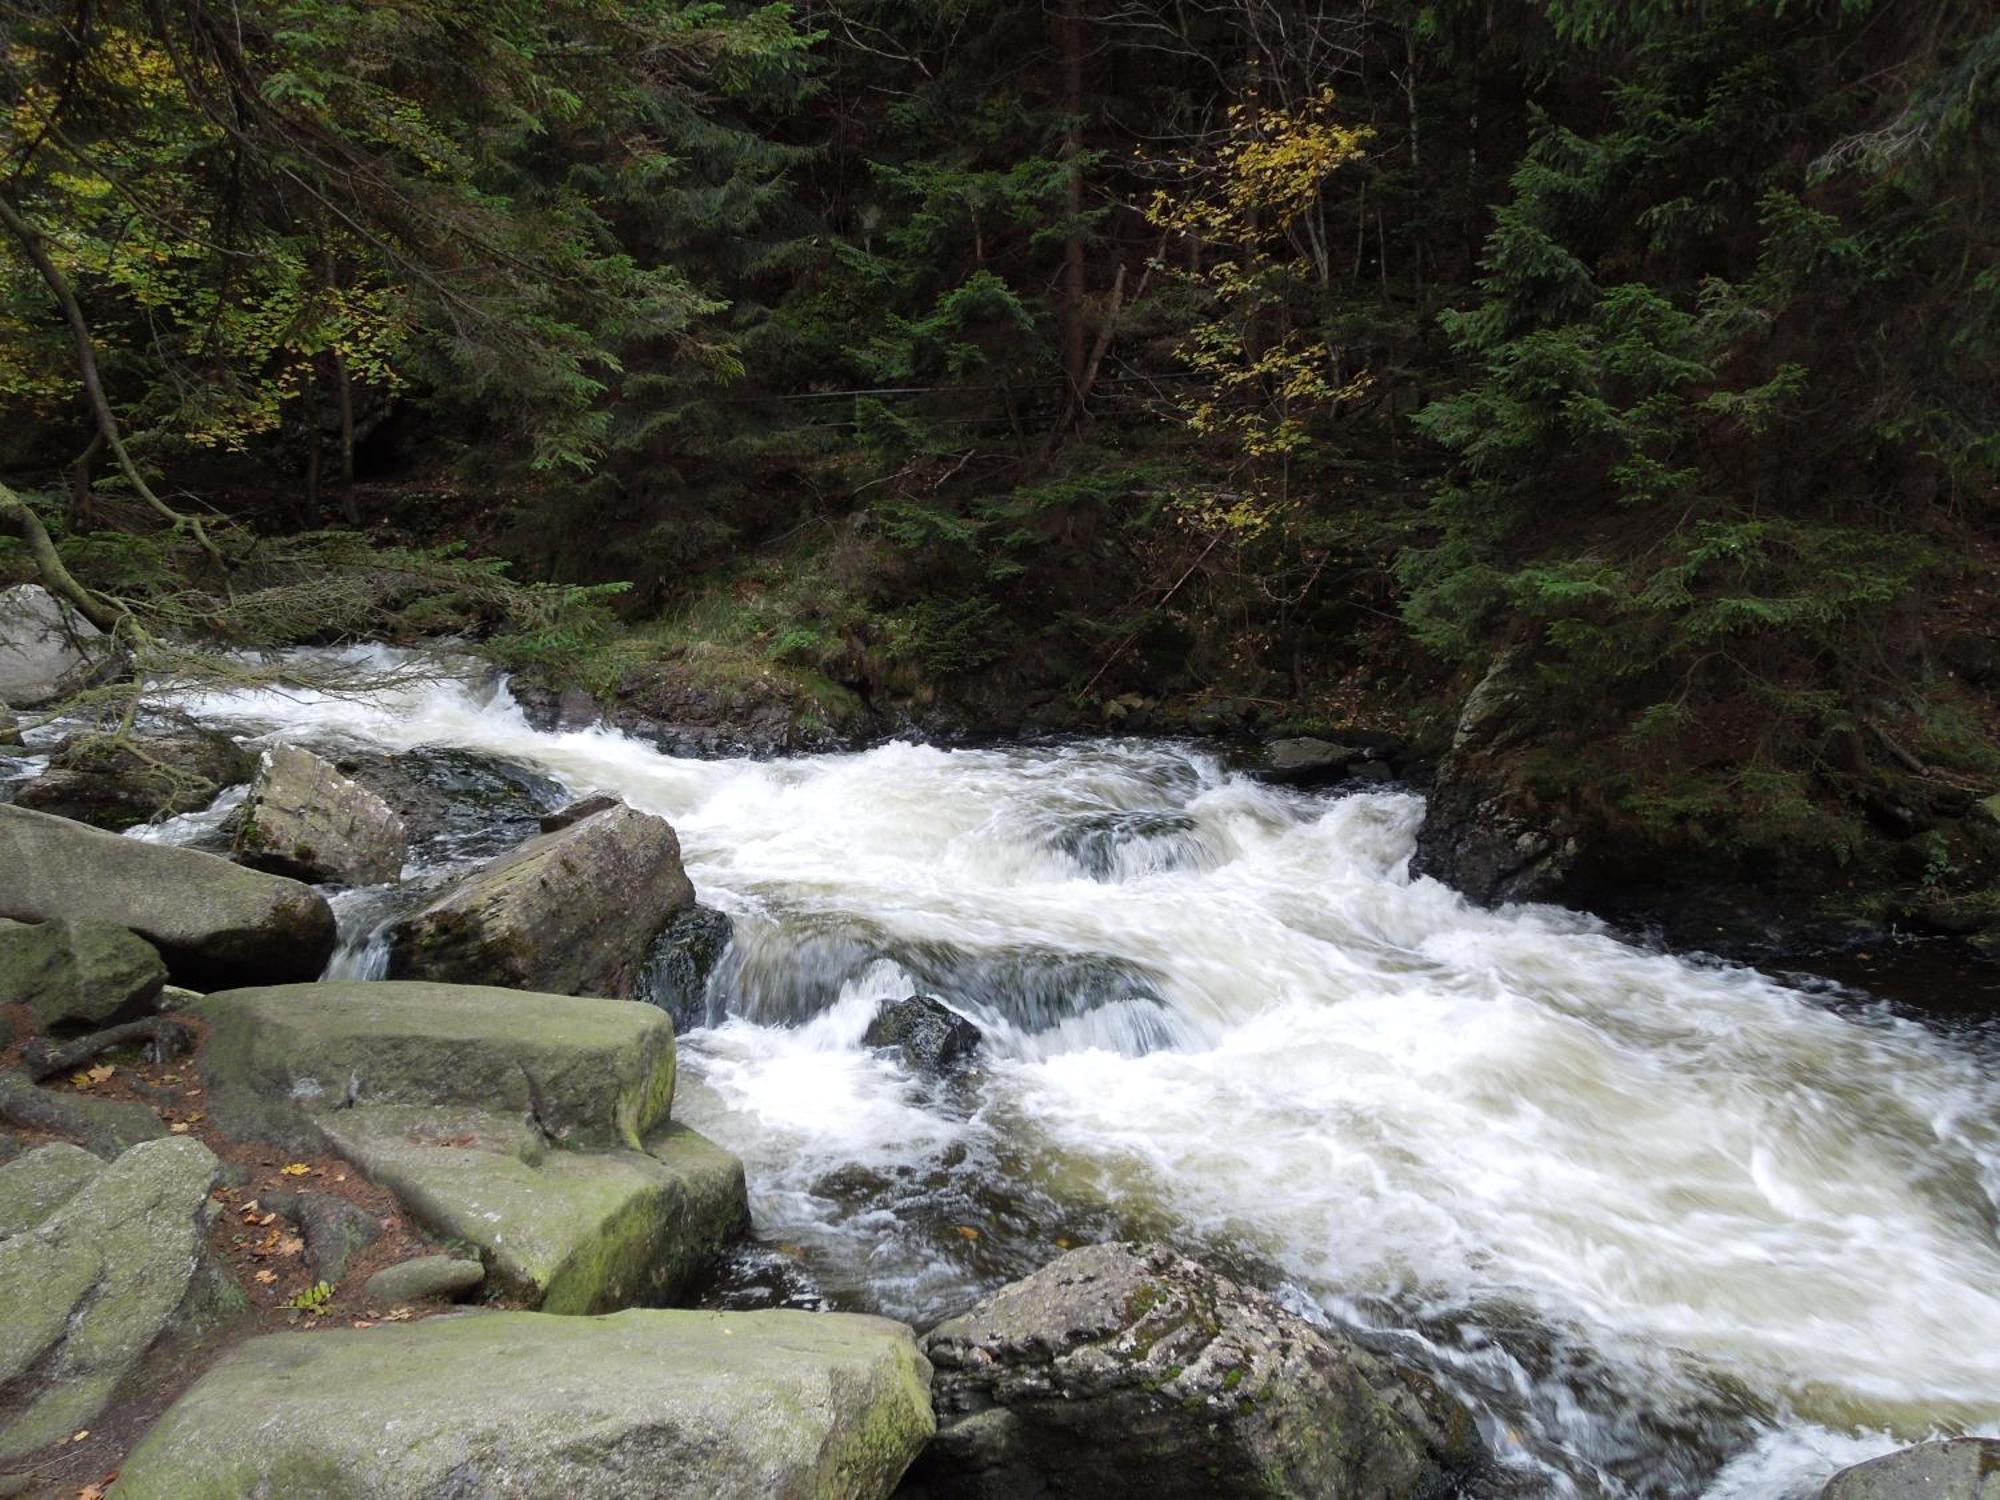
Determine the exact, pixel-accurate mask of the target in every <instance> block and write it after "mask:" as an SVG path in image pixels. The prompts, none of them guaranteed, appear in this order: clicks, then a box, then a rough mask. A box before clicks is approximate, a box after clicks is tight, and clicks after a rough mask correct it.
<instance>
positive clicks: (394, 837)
mask: <svg viewBox="0 0 2000 1500" xmlns="http://www.w3.org/2000/svg"><path fill="white" fill-rule="evenodd" d="M407 848H408V844H407V841H406V840H405V838H404V836H403V820H402V819H401V818H400V817H398V816H397V815H396V812H395V809H393V808H392V807H390V806H389V804H388V803H386V802H384V801H383V800H382V799H381V798H380V797H378V796H376V795H375V793H373V792H371V791H369V790H368V788H366V787H364V786H361V785H358V784H357V783H355V782H352V781H349V780H348V779H347V778H346V777H345V776H343V775H341V774H340V773H339V772H338V771H336V770H334V768H333V767H332V766H330V765H328V764H327V763H326V762H325V761H323V760H321V759H320V758H319V757H318V756H317V755H314V754H313V753H312V752H311V751H309V750H301V749H299V748H298V747H297V746H296V745H273V746H272V747H271V748H270V749H269V750H266V751H265V752H264V757H263V760H262V761H261V762H260V763H259V765H258V767H257V775H256V779H255V780H253V781H252V782H251V783H250V795H249V797H248V798H247V799H246V800H245V801H244V804H243V816H242V818H241V819H240V820H239V821H238V823H237V825H236V838H235V842H234V845H233V846H232V848H231V854H232V856H233V857H234V858H235V860H236V861H237V863H238V864H245V865H249V866H250V867H251V868H252V869H257V870H269V871H270V872H271V873H273V874H275V875H289V876H291V877H292V878H293V879H294V880H306V881H312V882H315V883H318V882H322V881H333V882H337V883H339V884H341V885H380V884H383V883H384V882H387V881H391V880H394V879H396V877H397V876H399V875H401V874H402V872H403V857H404V854H405V853H406V852H407Z"/></svg>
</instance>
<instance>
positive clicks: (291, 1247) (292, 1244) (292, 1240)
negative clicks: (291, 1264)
mask: <svg viewBox="0 0 2000 1500" xmlns="http://www.w3.org/2000/svg"><path fill="white" fill-rule="evenodd" d="M305 1247H306V1242H305V1241H304V1240H302V1239H300V1238H298V1236H296V1235H290V1234H288V1235H286V1236H285V1237H284V1238H283V1239H281V1240H279V1241H278V1243H277V1244H275V1245H273V1246H272V1247H271V1248H272V1249H274V1250H276V1251H277V1252H278V1254H280V1255H297V1254H298V1253H299V1252H300V1251H302V1250H304V1249H305Z"/></svg>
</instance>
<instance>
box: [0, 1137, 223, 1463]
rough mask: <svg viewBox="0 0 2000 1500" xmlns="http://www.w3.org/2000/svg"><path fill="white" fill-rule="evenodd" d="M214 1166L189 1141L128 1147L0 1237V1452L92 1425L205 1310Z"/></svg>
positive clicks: (210, 1291)
mask: <svg viewBox="0 0 2000 1500" xmlns="http://www.w3.org/2000/svg"><path fill="white" fill-rule="evenodd" d="M18 1165H19V1164H18V1163H16V1164H15V1166H16V1167H18ZM9 1170H10V1171H12V1170H15V1167H10V1168H9ZM216 1172H217V1162H216V1159H215V1156H214V1155H213V1153H211V1152H210V1151H209V1150H208V1148H207V1147H206V1146H203V1145H202V1144H201V1143H200V1142H199V1141H193V1140H188V1139H186V1138H176V1139H171V1140H161V1141H150V1142H147V1143H146V1144H144V1145H140V1146H134V1147H133V1148H132V1149H131V1150H130V1151H128V1152H126V1153H125V1154H124V1155H123V1156H121V1157H119V1158H118V1160H117V1161H115V1162H113V1163H111V1164H110V1165H109V1166H107V1167H105V1168H103V1169H102V1170H101V1171H99V1172H97V1173H95V1174H94V1175H93V1176H91V1178H90V1179H89V1180H88V1181H86V1182H84V1183H82V1185H81V1186H80V1187H78V1189H77V1190H76V1191H75V1192H74V1193H73V1194H72V1195H70V1196H69V1198H68V1199H67V1201H65V1202H64V1203H63V1204H62V1205H61V1206H60V1207H59V1208H57V1209H56V1210H55V1211H54V1212H53V1213H51V1214H49V1215H48V1216H47V1217H46V1218H45V1219H43V1221H42V1222H41V1223H39V1224H37V1225H36V1226H35V1227H34V1228H32V1229H30V1230H27V1231H26V1232H24V1233H21V1234H16V1235H13V1236H11V1237H10V1238H8V1239H6V1240H0V1458H12V1457H15V1456H17V1455H19V1454H22V1453H27V1452H30V1451H32V1450H34V1449H37V1448H41V1447H43V1446H45V1445H47V1444H49V1443H52V1442H56V1441H58V1440H60V1439H61V1438H63V1437H66V1436H67V1435H68V1434H70V1433H71V1432H73V1431H75V1430H76V1429H77V1428H79V1427H86V1426H88V1425H90V1423H92V1422H93V1421H95V1420H96V1418H97V1416H98V1414H99V1413H100V1412H102V1411H103V1410H104V1409H105V1408H106V1407H107V1406H109V1405H110V1404H111V1402H112V1400H113V1399H114V1398H115V1397H117V1396H118V1395H119V1394H120V1393H121V1392H122V1391H123V1390H125V1389H126V1388H128V1387H129V1386H130V1385H131V1384H132V1383H133V1382H134V1380H135V1377H136V1376H137V1375H138V1372H139V1371H140V1367H141V1365H142V1363H143V1362H144V1361H145V1360H146V1358H147V1356H148V1355H149V1354H150V1353H152V1352H153V1351H154V1350H155V1349H156V1348H157V1347H158V1346H159V1345H161V1344H162V1343H163V1341H168V1340H171V1339H173V1338H174V1337H175V1336H176V1335H178V1334H182V1333H188V1332H191V1331H192V1329H193V1327H194V1326H195V1325H196V1324H197V1323H198V1322H199V1320H200V1318H201V1317H202V1315H203V1313H204V1312H205V1311H207V1310H209V1309H210V1308H211V1307H212V1306H213V1303H214V1300H215V1297H216V1293H217V1288H216V1284H215V1283H214V1281H213V1276H214V1272H213V1269H212V1268H211V1267H209V1266H208V1265H207V1263H206V1257H205V1253H204V1251H205V1245H206V1230H207V1224H208V1216H209V1213H210V1211H211V1209H210V1204H209V1198H208V1194H209V1189H210V1188H211V1187H212V1186H213V1185H214V1183H215V1179H216Z"/></svg>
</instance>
